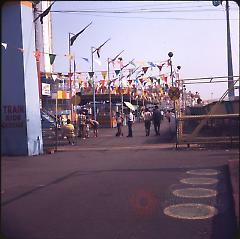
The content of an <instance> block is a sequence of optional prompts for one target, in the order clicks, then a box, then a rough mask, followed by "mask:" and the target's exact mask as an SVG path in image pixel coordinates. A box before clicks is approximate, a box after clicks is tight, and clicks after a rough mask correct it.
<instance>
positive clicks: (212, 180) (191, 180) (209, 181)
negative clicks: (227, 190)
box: [180, 178, 218, 185]
mask: <svg viewBox="0 0 240 239" xmlns="http://www.w3.org/2000/svg"><path fill="white" fill-rule="evenodd" d="M180 182H181V183H185V184H204V185H205V184H206V185H207V184H215V183H217V182H218V180H217V179H216V178H183V179H181V180H180Z"/></svg>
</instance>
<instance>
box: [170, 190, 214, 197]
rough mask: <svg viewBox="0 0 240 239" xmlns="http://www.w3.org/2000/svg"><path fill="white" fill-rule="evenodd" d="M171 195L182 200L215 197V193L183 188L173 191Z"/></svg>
mask: <svg viewBox="0 0 240 239" xmlns="http://www.w3.org/2000/svg"><path fill="white" fill-rule="evenodd" d="M173 194H174V195H175V196H177V197H183V198H207V197H215V196H216V195H217V191H216V190H212V189H206V188H183V189H177V190H174V191H173Z"/></svg>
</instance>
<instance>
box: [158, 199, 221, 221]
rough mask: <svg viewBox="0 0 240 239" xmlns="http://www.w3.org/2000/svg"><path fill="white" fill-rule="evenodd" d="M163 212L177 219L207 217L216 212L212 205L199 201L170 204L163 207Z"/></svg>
mask: <svg viewBox="0 0 240 239" xmlns="http://www.w3.org/2000/svg"><path fill="white" fill-rule="evenodd" d="M163 212H164V214H166V215H167V216H170V217H174V218H178V219H191V220H196V219H207V218H211V217H213V216H214V215H216V214H217V213H218V211H217V209H216V208H215V207H212V206H208V205H205V204H199V203H186V204H177V205H172V206H169V207H167V208H165V209H164V211H163Z"/></svg>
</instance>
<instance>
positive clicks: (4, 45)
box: [2, 42, 7, 50]
mask: <svg viewBox="0 0 240 239" xmlns="http://www.w3.org/2000/svg"><path fill="white" fill-rule="evenodd" d="M2 46H3V47H4V48H5V50H6V49H7V43H5V42H2Z"/></svg>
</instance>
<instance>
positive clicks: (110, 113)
mask: <svg viewBox="0 0 240 239" xmlns="http://www.w3.org/2000/svg"><path fill="white" fill-rule="evenodd" d="M123 52H124V50H122V51H121V52H120V53H119V54H118V55H116V56H115V57H114V58H113V59H112V60H110V58H108V59H107V63H108V84H109V117H110V128H112V96H111V89H110V72H109V71H110V69H109V65H110V62H113V61H115V60H116V59H117V58H118V57H119V56H120V55H121V54H122V53H123Z"/></svg>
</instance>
